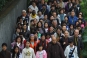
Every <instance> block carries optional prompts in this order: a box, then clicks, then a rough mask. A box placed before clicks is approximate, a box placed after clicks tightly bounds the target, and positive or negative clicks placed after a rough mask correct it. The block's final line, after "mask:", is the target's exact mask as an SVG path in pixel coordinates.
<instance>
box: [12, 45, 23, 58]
mask: <svg viewBox="0 0 87 58" xmlns="http://www.w3.org/2000/svg"><path fill="white" fill-rule="evenodd" d="M11 57H12V58H22V55H21V53H20V51H19V47H18V46H15V47H14V48H13V51H12V56H11Z"/></svg>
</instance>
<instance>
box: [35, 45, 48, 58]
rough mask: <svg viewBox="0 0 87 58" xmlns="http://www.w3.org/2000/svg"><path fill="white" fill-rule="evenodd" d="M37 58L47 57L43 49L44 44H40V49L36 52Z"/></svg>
mask: <svg viewBox="0 0 87 58" xmlns="http://www.w3.org/2000/svg"><path fill="white" fill-rule="evenodd" d="M36 58H47V53H46V51H45V50H43V46H42V45H41V44H39V47H38V51H37V52H36Z"/></svg>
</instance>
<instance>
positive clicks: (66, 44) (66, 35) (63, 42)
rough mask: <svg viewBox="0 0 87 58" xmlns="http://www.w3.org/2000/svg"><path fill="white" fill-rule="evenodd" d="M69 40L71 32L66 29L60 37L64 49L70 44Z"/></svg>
mask: <svg viewBox="0 0 87 58" xmlns="http://www.w3.org/2000/svg"><path fill="white" fill-rule="evenodd" d="M68 40H69V32H68V31H65V32H64V36H63V37H62V38H61V39H60V43H61V46H62V48H63V50H65V48H66V47H67V46H68V44H69V43H68Z"/></svg>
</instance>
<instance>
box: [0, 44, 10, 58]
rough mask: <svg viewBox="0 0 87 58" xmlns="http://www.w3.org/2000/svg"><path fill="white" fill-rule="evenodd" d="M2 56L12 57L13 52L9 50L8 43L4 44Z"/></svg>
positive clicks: (0, 53) (5, 57) (0, 56)
mask: <svg viewBox="0 0 87 58" xmlns="http://www.w3.org/2000/svg"><path fill="white" fill-rule="evenodd" d="M0 58H11V53H10V52H9V51H8V50H7V44H6V43H3V44H2V51H0Z"/></svg>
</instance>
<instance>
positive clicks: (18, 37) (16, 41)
mask: <svg viewBox="0 0 87 58" xmlns="http://www.w3.org/2000/svg"><path fill="white" fill-rule="evenodd" d="M18 38H20V39H21V44H22V41H23V38H22V37H21V36H17V37H16V39H15V41H16V42H17V39H18Z"/></svg>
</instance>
